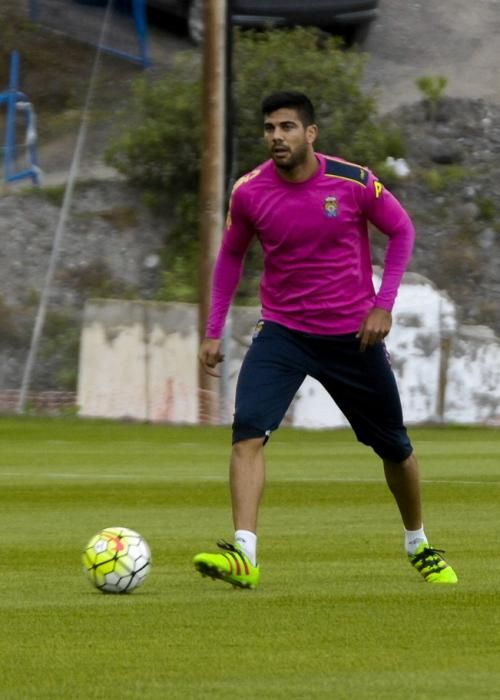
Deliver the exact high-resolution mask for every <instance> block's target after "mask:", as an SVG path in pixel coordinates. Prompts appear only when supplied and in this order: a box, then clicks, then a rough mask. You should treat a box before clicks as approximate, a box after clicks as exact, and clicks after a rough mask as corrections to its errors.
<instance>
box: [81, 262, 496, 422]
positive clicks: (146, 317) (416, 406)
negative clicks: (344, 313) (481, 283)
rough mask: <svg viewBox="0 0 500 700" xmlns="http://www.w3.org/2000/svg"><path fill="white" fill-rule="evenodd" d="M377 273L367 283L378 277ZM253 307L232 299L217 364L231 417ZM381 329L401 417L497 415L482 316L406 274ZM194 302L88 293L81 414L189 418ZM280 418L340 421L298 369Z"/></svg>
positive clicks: (490, 339)
mask: <svg viewBox="0 0 500 700" xmlns="http://www.w3.org/2000/svg"><path fill="white" fill-rule="evenodd" d="M379 281H380V280H379V278H378V277H377V276H375V284H376V285H378V284H379ZM258 316H259V310H258V309H255V308H236V309H234V310H233V314H232V318H231V322H230V324H229V330H230V333H228V341H227V347H226V348H225V352H226V357H227V361H226V362H225V363H224V364H223V372H224V377H223V381H224V385H225V386H227V392H226V394H227V399H226V401H225V405H224V406H223V407H222V411H221V415H223V420H224V422H230V421H231V416H232V410H233V409H232V407H233V399H234V391H235V386H236V379H237V375H238V371H239V367H240V364H241V360H242V358H243V356H244V354H245V351H246V349H247V347H248V345H249V344H250V338H251V333H252V330H253V326H254V324H255V323H256V321H257V320H258ZM393 317H394V325H393V328H392V331H391V333H390V335H389V337H388V339H387V346H388V349H389V351H390V355H391V363H392V366H393V369H394V372H395V375H396V379H397V381H398V385H399V388H400V392H401V399H402V403H403V409H404V414H405V420H406V422H407V423H421V422H428V421H450V422H457V423H496V424H500V341H499V339H498V338H497V337H495V335H494V333H493V332H492V331H491V330H490V329H488V328H484V327H482V326H459V325H458V324H457V320H456V310H455V307H454V305H453V303H452V302H451V301H450V299H449V298H448V297H447V296H446V294H444V293H443V292H440V291H439V290H437V289H436V288H435V287H434V286H433V285H432V283H431V282H430V281H429V280H427V279H425V278H424V277H421V276H420V275H415V274H407V275H406V276H405V279H404V283H403V284H402V286H401V289H400V292H399V295H398V299H397V301H396V305H395V307H394V312H393ZM196 329H197V309H196V307H195V306H193V305H190V304H160V303H153V302H128V301H113V300H94V301H91V302H89V303H88V304H87V306H86V309H85V317H84V324H83V329H82V340H81V353H80V373H79V383H78V404H79V406H80V414H81V415H85V416H107V417H113V418H121V417H131V418H136V419H144V420H152V421H171V422H180V423H195V422H197V411H198V398H197V396H198V389H197V371H198V364H197V348H198V337H197V330H196ZM286 421H287V422H288V423H289V424H291V425H295V426H297V427H299V426H300V427H310V428H320V427H336V426H342V425H346V421H345V419H344V417H343V416H342V414H341V413H340V411H339V410H338V408H337V407H336V406H335V405H334V404H333V402H332V400H331V399H330V397H329V396H328V395H327V394H326V392H325V391H324V389H323V388H322V387H321V386H320V385H319V384H318V383H317V382H316V381H314V380H312V379H309V378H308V379H306V380H305V382H304V383H303V384H302V386H301V388H300V389H299V392H298V393H297V396H296V398H295V400H294V402H293V404H292V406H291V408H290V411H289V413H288V415H287V418H286Z"/></svg>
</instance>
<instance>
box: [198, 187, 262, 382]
mask: <svg viewBox="0 0 500 700" xmlns="http://www.w3.org/2000/svg"><path fill="white" fill-rule="evenodd" d="M241 194H242V193H241V192H239V191H238V190H237V189H236V188H235V190H234V191H233V195H232V196H231V202H230V205H229V213H228V217H227V220H226V228H225V230H224V235H223V239H222V245H221V248H220V250H219V254H218V256H217V260H216V262H215V266H214V272H213V277H212V291H211V299H210V310H209V314H208V321H207V327H206V331H205V339H204V340H203V342H202V344H201V346H200V351H199V355H198V356H199V359H200V362H201V364H202V365H203V367H204V368H205V370H206V371H207V372H208V373H209V374H212V375H214V376H218V375H217V374H216V373H215V372H213V368H214V367H215V366H216V365H217V364H218V363H219V362H222V360H223V356H222V355H221V354H220V342H221V341H220V338H221V337H222V334H223V331H224V324H225V322H226V317H227V313H228V311H229V306H230V305H231V301H232V299H233V297H234V295H235V293H236V289H237V287H238V283H239V281H240V279H241V275H242V274H243V263H244V260H245V255H246V252H247V249H248V246H249V245H250V242H251V240H252V238H253V235H254V230H253V227H252V225H251V224H250V222H249V221H248V220H247V217H246V215H245V210H244V206H243V201H242V199H243V198H242V197H241Z"/></svg>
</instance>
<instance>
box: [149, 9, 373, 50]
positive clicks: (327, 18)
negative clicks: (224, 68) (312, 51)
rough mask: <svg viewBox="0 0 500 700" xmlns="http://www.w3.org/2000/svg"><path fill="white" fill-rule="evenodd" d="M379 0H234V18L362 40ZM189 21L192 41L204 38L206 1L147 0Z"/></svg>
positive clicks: (244, 23)
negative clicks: (323, 31)
mask: <svg viewBox="0 0 500 700" xmlns="http://www.w3.org/2000/svg"><path fill="white" fill-rule="evenodd" d="M378 2H379V0H232V2H231V13H232V21H233V23H234V24H236V25H238V26H240V27H255V28H265V27H291V26H296V25H301V26H314V27H320V28H321V29H324V30H326V31H331V32H332V33H334V34H340V35H342V36H343V37H344V38H345V40H346V41H347V43H349V44H352V43H361V42H362V41H363V40H364V39H365V37H366V34H367V32H368V29H369V26H370V23H371V22H372V21H373V20H374V19H375V17H376V16H377V8H378ZM147 4H148V6H149V7H151V8H156V9H161V10H165V11H166V12H169V13H172V14H173V15H176V16H178V17H181V18H182V19H184V20H185V21H186V24H187V28H188V33H189V36H190V38H191V40H192V41H193V42H195V43H197V44H198V43H200V41H201V40H202V38H203V0H147Z"/></svg>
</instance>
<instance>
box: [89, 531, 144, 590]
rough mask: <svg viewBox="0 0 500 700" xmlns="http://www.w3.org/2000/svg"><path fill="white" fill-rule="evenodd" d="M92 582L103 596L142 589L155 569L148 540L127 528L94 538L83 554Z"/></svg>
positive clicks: (103, 533)
mask: <svg viewBox="0 0 500 700" xmlns="http://www.w3.org/2000/svg"><path fill="white" fill-rule="evenodd" d="M82 558H83V566H84V571H85V573H86V574H87V577H88V578H89V580H90V582H91V583H92V584H93V585H94V586H95V587H96V588H98V589H99V590H100V591H103V593H128V592H130V591H133V590H134V588H137V587H138V586H142V584H143V583H144V581H145V580H146V578H147V577H148V574H149V572H150V570H151V551H150V549H149V546H148V544H147V542H146V540H145V539H144V538H143V537H141V535H139V533H138V532H134V530H129V529H128V528H126V527H107V528H105V529H104V530H101V531H100V532H98V533H97V535H94V537H92V539H91V540H90V542H89V543H88V545H87V546H86V548H85V550H84V552H83V557H82Z"/></svg>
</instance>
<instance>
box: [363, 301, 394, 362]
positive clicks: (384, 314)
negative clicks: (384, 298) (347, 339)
mask: <svg viewBox="0 0 500 700" xmlns="http://www.w3.org/2000/svg"><path fill="white" fill-rule="evenodd" d="M391 326H392V315H391V313H390V312H389V311H386V310H385V309H377V308H373V309H372V310H371V311H370V313H369V314H368V316H367V317H366V318H365V320H364V321H363V323H362V324H361V326H360V327H359V331H358V332H357V334H356V338H360V341H361V342H360V350H361V352H364V350H366V346H367V345H375V343H379V342H380V341H382V340H383V339H384V338H385V336H386V335H387V334H388V333H389V331H390V330H391Z"/></svg>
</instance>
